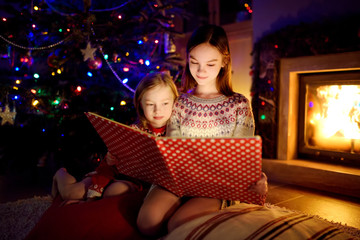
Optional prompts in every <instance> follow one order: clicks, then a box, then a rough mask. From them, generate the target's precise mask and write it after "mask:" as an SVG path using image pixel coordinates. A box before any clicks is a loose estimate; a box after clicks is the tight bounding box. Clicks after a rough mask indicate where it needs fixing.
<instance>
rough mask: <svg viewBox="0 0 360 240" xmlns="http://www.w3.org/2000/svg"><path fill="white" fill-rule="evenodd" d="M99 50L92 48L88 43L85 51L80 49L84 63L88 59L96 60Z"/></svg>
mask: <svg viewBox="0 0 360 240" xmlns="http://www.w3.org/2000/svg"><path fill="white" fill-rule="evenodd" d="M96 50H97V48H92V47H91V44H90V42H88V43H87V45H86V48H85V49H80V51H81V52H82V54H83V55H84V62H85V61H86V60H88V59H91V60H93V61H94V60H95V58H94V53H95V52H96Z"/></svg>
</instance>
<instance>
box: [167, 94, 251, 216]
mask: <svg viewBox="0 0 360 240" xmlns="http://www.w3.org/2000/svg"><path fill="white" fill-rule="evenodd" d="M254 130H255V129H254V117H253V113H252V109H251V106H250V102H249V100H248V99H247V98H246V97H245V96H243V95H241V94H239V93H235V94H234V95H232V96H230V97H226V96H224V95H223V96H219V97H217V98H212V99H203V98H199V97H196V96H194V95H192V94H189V93H187V94H182V95H181V96H180V97H179V99H178V100H177V101H176V102H175V105H174V109H173V114H172V116H171V118H170V121H169V124H168V126H167V129H166V135H167V136H171V137H203V138H206V137H248V136H254ZM237 203H239V201H228V200H226V199H222V201H221V209H223V208H226V207H229V206H231V205H234V204H237Z"/></svg>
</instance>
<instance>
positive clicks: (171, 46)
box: [164, 33, 176, 54]
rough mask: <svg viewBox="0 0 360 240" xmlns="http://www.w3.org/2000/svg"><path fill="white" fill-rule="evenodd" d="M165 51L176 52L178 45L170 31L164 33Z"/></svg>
mask: <svg viewBox="0 0 360 240" xmlns="http://www.w3.org/2000/svg"><path fill="white" fill-rule="evenodd" d="M164 52H165V53H166V54H170V53H174V52H176V45H175V43H174V40H173V39H172V38H171V37H170V34H169V33H164Z"/></svg>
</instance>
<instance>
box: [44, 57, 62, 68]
mask: <svg viewBox="0 0 360 240" xmlns="http://www.w3.org/2000/svg"><path fill="white" fill-rule="evenodd" d="M47 64H48V65H49V67H52V68H59V67H60V61H59V57H58V56H56V55H55V54H51V55H50V56H49V57H48V58H47Z"/></svg>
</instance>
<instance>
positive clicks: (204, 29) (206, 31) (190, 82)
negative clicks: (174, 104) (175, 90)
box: [182, 25, 234, 96]
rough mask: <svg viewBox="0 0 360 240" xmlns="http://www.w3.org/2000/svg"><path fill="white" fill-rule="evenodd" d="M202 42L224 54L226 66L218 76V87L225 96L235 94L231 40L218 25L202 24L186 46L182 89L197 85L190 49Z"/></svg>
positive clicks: (186, 90)
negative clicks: (190, 64)
mask: <svg viewBox="0 0 360 240" xmlns="http://www.w3.org/2000/svg"><path fill="white" fill-rule="evenodd" d="M202 43H209V44H210V45H211V46H213V47H215V48H216V49H217V50H219V52H220V53H221V54H222V56H223V61H224V67H222V68H221V70H220V72H219V75H218V77H217V80H216V88H217V89H218V91H219V92H220V93H222V94H224V95H225V96H231V95H233V94H234V91H233V90H232V86H231V56H230V47H229V41H228V38H227V35H226V32H225V30H224V29H223V28H222V27H219V26H216V25H204V26H201V27H199V28H198V29H196V30H195V31H194V32H193V34H192V35H191V37H190V39H189V41H188V43H187V46H186V53H187V61H186V66H185V69H184V74H183V76H182V91H184V92H188V91H189V90H191V89H193V88H194V87H195V86H196V85H197V83H196V80H195V79H194V77H193V76H192V75H191V72H190V69H189V61H188V58H189V53H190V51H191V50H192V49H194V48H195V47H196V46H198V45H200V44H202Z"/></svg>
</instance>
